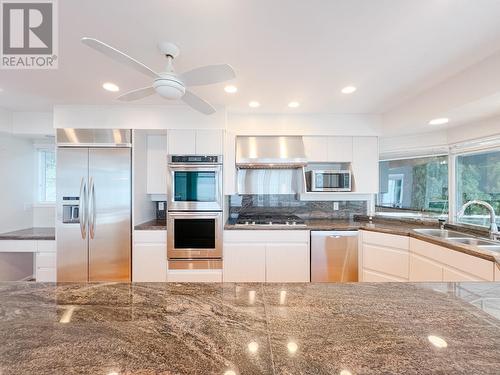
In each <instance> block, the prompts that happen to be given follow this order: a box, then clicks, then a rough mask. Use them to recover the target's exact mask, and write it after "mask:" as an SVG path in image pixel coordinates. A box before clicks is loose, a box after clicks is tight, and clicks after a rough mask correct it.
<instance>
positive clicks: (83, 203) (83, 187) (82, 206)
mask: <svg viewBox="0 0 500 375" xmlns="http://www.w3.org/2000/svg"><path fill="white" fill-rule="evenodd" d="M78 215H79V216H80V234H81V236H82V239H83V240H84V239H85V238H87V182H86V181H85V180H84V178H83V177H82V179H81V181H80V199H79V200H78Z"/></svg>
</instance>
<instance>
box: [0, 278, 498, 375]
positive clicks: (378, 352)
mask: <svg viewBox="0 0 500 375" xmlns="http://www.w3.org/2000/svg"><path fill="white" fill-rule="evenodd" d="M0 300H1V301H2V308H1V309H0V340H1V342H2V345H0V370H1V372H2V375H10V374H16V375H17V374H39V375H43V374H50V375H53V374H56V375H57V374H68V373H72V374H77V373H78V374H111V373H116V374H141V375H143V374H144V375H153V374H165V375H166V374H189V375H193V374H220V375H229V374H231V375H232V374H315V375H316V374H317V375H320V374H342V375H344V374H381V373H383V374H403V373H404V374H428V373H440V374H498V369H499V368H500V321H499V318H500V283H496V284H495V283H470V284H454V283H436V284H410V283H346V284H339V283H337V284H335V283H333V284H178V283H156V284H155V283H150V284H147V283H138V284H115V283H106V284H39V283H37V284H35V283H24V282H22V283H0ZM482 309H483V310H482ZM429 336H431V338H429ZM432 336H434V337H432ZM436 337H437V338H436ZM443 340H444V341H443ZM431 341H433V342H435V343H436V344H435V345H439V344H442V345H441V346H442V347H436V346H435V345H433V344H432V343H431ZM444 346H446V347H444ZM346 371H348V372H346Z"/></svg>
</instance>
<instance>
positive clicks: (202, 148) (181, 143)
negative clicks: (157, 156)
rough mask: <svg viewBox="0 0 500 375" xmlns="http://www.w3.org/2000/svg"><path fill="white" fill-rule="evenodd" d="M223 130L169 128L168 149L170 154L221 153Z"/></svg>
mask: <svg viewBox="0 0 500 375" xmlns="http://www.w3.org/2000/svg"><path fill="white" fill-rule="evenodd" d="M223 139H224V132H223V130H220V129H215V130H194V129H190V130H178V129H175V130H170V131H169V132H168V149H169V153H170V154H180V155H183V154H186V155H194V154H201V155H222V152H223Z"/></svg>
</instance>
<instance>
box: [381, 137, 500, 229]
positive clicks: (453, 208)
mask: <svg viewBox="0 0 500 375" xmlns="http://www.w3.org/2000/svg"><path fill="white" fill-rule="evenodd" d="M447 150H448V151H447V152H443V150H442V149H441V150H440V151H435V152H432V151H430V150H429V152H424V153H415V154H404V155H401V156H400V157H388V158H380V159H379V162H383V161H391V160H405V159H416V158H424V157H437V156H447V158H448V215H447V216H448V222H449V223H453V224H460V225H467V226H472V227H477V228H481V229H487V228H488V227H487V226H484V225H476V224H470V223H463V222H461V221H459V220H458V217H457V213H458V212H459V210H460V208H461V207H457V205H458V202H457V178H458V176H457V158H458V157H460V156H470V155H476V154H483V153H489V152H500V137H493V138H483V139H478V140H474V141H470V142H464V143H455V144H450V145H448V147H447ZM420 151H422V150H420ZM379 173H380V172H379ZM379 194H380V193H379ZM375 199H377V198H375ZM376 213H377V212H376ZM498 216H500V213H498V214H497V217H498ZM429 217H430V216H429Z"/></svg>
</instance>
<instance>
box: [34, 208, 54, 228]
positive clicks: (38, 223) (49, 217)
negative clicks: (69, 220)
mask: <svg viewBox="0 0 500 375" xmlns="http://www.w3.org/2000/svg"><path fill="white" fill-rule="evenodd" d="M55 225H56V208H55V206H54V205H36V204H35V205H34V206H33V226H34V227H54V226H55Z"/></svg>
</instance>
